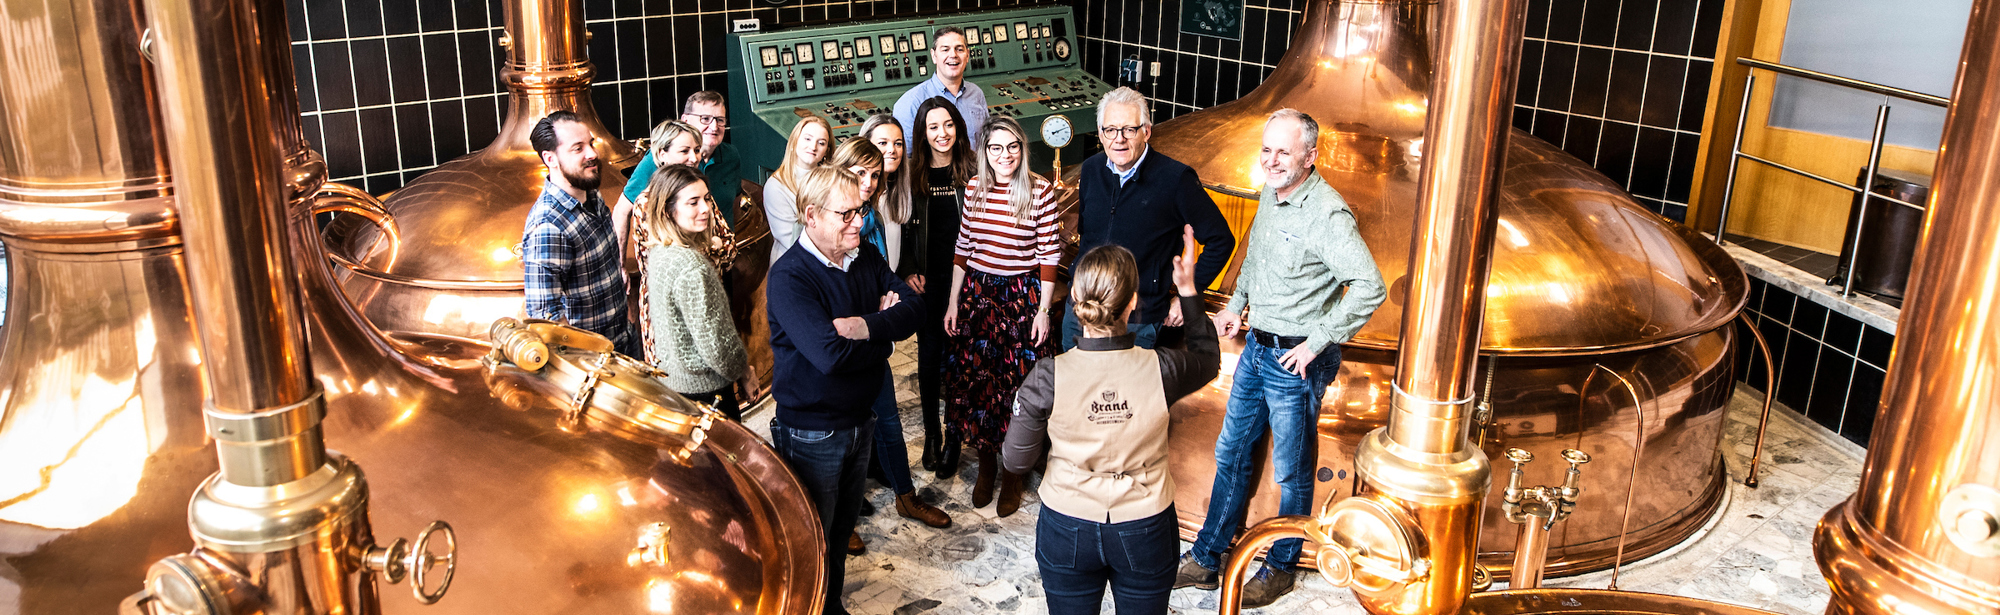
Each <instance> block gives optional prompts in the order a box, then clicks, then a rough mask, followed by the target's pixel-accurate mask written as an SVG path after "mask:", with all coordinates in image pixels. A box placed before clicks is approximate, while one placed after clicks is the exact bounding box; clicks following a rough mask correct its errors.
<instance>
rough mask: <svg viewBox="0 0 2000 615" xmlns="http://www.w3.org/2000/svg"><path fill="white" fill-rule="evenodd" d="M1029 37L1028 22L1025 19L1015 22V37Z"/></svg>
mask: <svg viewBox="0 0 2000 615" xmlns="http://www.w3.org/2000/svg"><path fill="white" fill-rule="evenodd" d="M1027 38H1028V22H1025V21H1017V22H1014V39H1015V40H1027Z"/></svg>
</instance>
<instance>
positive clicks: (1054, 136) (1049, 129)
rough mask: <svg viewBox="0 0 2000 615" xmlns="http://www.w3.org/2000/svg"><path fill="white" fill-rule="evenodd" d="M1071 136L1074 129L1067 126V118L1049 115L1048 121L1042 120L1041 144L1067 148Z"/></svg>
mask: <svg viewBox="0 0 2000 615" xmlns="http://www.w3.org/2000/svg"><path fill="white" fill-rule="evenodd" d="M1072 136H1074V128H1072V127H1071V126H1070V125H1069V118H1066V117H1063V116H1060V115H1051V116H1049V118H1048V119H1045V120H1042V142H1043V143H1047V144H1049V147H1064V146H1067V145H1069V139H1070V137H1072Z"/></svg>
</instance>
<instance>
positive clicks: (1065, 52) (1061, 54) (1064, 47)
mask: <svg viewBox="0 0 2000 615" xmlns="http://www.w3.org/2000/svg"><path fill="white" fill-rule="evenodd" d="M1056 59H1057V60H1068V59H1069V39H1066V38H1059V39H1056Z"/></svg>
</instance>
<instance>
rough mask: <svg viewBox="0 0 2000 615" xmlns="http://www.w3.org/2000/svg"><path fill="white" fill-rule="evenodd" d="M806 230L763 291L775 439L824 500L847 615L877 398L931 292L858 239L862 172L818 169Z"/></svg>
mask: <svg viewBox="0 0 2000 615" xmlns="http://www.w3.org/2000/svg"><path fill="white" fill-rule="evenodd" d="M798 207H799V212H798V214H799V220H800V221H801V222H803V223H805V233H804V235H803V236H802V237H801V238H800V241H799V242H798V243H796V244H793V245H792V248H791V249H790V250H787V251H786V252H785V253H784V254H783V255H780V256H779V257H778V261H777V262H775V263H772V264H771V277H770V281H769V283H768V284H769V286H768V287H766V289H765V294H766V297H767V298H768V300H769V308H768V310H769V313H770V316H771V355H772V363H773V366H772V367H773V375H774V376H775V378H776V380H775V382H776V383H777V384H776V386H774V387H772V391H771V395H772V397H773V398H774V399H775V400H776V401H777V416H776V417H775V418H774V419H773V420H772V421H771V444H772V446H773V447H775V448H777V449H778V456H779V457H782V458H784V460H785V463H786V464H788V465H790V466H791V468H792V472H794V473H796V474H798V476H799V482H801V483H804V484H805V488H806V492H807V493H808V494H810V495H811V496H812V499H813V506H814V507H815V508H817V509H819V518H820V525H821V527H822V528H823V529H824V530H825V531H826V588H827V591H826V604H825V605H824V607H823V610H822V612H823V613H831V614H842V613H846V612H847V609H846V608H845V607H843V606H841V604H840V598H841V596H840V593H841V586H842V585H843V584H844V582H845V577H846V571H847V552H848V549H847V546H848V545H847V543H848V540H847V539H848V537H849V536H851V535H852V534H853V533H854V523H855V519H856V518H857V517H859V516H860V512H861V496H862V490H861V482H862V480H863V479H864V478H866V477H867V475H868V463H869V451H870V450H872V448H873V446H874V438H873V434H874V433H875V411H874V410H873V408H874V403H875V396H876V395H878V394H880V393H881V392H882V381H883V378H884V377H885V375H886V374H887V373H888V371H889V354H890V353H891V352H893V351H894V344H895V342H896V341H898V340H903V339H908V338H909V337H910V335H912V334H914V333H916V332H917V327H918V326H920V325H921V324H922V322H923V311H924V307H923V299H920V298H919V297H918V295H917V293H916V291H913V290H911V289H910V287H909V285H908V284H905V283H903V280H902V279H901V278H898V277H896V272H894V271H892V270H890V269H889V261H887V260H885V259H883V257H882V255H881V254H880V253H877V252H876V251H875V249H874V248H872V247H868V246H865V245H863V244H862V243H861V223H862V217H863V215H864V214H865V213H866V207H867V204H865V203H863V202H862V201H861V185H860V180H859V179H858V178H856V177H855V176H854V175H853V174H851V173H848V172H847V171H846V170H844V169H835V168H831V167H821V168H818V169H814V170H813V172H812V173H811V174H810V175H807V176H806V180H805V182H804V183H803V184H802V186H801V189H800V190H799V200H798Z"/></svg>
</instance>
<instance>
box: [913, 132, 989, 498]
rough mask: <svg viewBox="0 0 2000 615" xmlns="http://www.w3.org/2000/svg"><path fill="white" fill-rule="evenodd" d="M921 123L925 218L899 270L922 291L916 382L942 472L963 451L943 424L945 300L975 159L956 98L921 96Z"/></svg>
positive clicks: (931, 450)
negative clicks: (911, 257) (923, 98)
mask: <svg viewBox="0 0 2000 615" xmlns="http://www.w3.org/2000/svg"><path fill="white" fill-rule="evenodd" d="M916 124H917V125H916V126H915V128H914V131H915V132H916V133H917V139H916V141H917V142H916V144H915V146H914V147H912V148H910V149H911V151H910V169H909V170H908V171H909V172H908V173H906V175H908V176H909V178H910V194H911V196H912V198H913V202H912V203H911V205H912V207H913V208H920V209H922V210H923V211H922V213H921V214H919V215H915V216H913V217H914V218H917V219H921V220H922V222H921V223H920V224H911V225H905V226H904V227H903V229H904V231H905V233H906V235H905V236H906V237H910V238H911V239H913V240H914V241H913V242H912V243H914V244H915V246H914V248H915V249H914V254H915V256H916V257H917V258H916V259H915V261H916V262H915V263H914V265H915V267H916V268H915V269H912V270H908V271H899V272H897V273H900V274H905V275H915V276H916V278H915V279H912V280H911V283H910V287H911V288H913V289H915V290H916V291H917V292H919V293H922V294H923V296H924V310H925V313H924V328H923V329H920V330H918V332H917V383H918V387H919V389H920V390H921V391H922V393H923V398H924V457H923V465H924V469H926V470H935V471H936V472H937V476H938V478H941V479H942V478H946V477H950V476H954V475H956V474H958V452H959V439H958V435H957V434H955V433H950V432H949V431H947V430H946V429H944V428H943V427H941V426H940V425H939V422H940V421H939V416H940V415H941V414H942V413H943V410H944V407H943V403H944V402H943V399H944V395H943V394H942V391H941V387H942V384H943V380H944V374H943V372H944V343H945V332H944V308H945V305H946V304H947V303H948V302H949V301H950V299H951V261H952V248H953V247H954V245H955V244H957V242H958V220H959V211H960V208H961V207H962V202H963V200H964V198H963V196H962V195H963V193H964V191H965V183H966V182H967V181H970V180H971V179H972V175H973V173H975V172H976V171H975V170H974V166H973V165H975V164H976V163H977V161H976V160H975V159H973V157H972V146H971V145H970V143H971V140H970V139H968V138H967V136H966V134H967V131H968V130H970V129H971V128H972V127H970V126H966V125H965V118H964V117H963V116H961V115H959V113H958V107H957V106H956V105H953V104H952V102H951V99H948V98H945V97H943V96H936V97H932V98H931V99H930V100H926V101H924V102H923V104H922V105H919V106H918V107H917V119H916ZM912 227H915V228H914V229H913V228H912ZM905 264H911V263H909V262H908V261H905ZM941 431H944V432H945V433H939V432H941Z"/></svg>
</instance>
